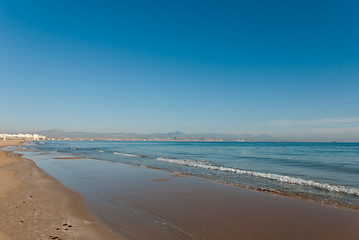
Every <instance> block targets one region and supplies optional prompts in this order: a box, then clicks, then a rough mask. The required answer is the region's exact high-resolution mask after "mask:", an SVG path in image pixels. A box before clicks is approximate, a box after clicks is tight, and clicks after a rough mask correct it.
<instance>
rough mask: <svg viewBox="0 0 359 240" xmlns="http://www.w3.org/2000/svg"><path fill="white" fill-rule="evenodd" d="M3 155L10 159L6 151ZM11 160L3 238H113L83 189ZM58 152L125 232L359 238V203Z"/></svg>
mask: <svg viewBox="0 0 359 240" xmlns="http://www.w3.org/2000/svg"><path fill="white" fill-rule="evenodd" d="M0 154H3V153H1V152H0ZM8 154H10V155H11V153H8ZM0 159H1V162H6V161H8V160H6V159H8V158H7V157H3V155H0ZM12 159H13V160H12V161H15V160H16V161H17V162H12V163H10V164H9V163H8V165H6V166H5V167H1V168H0V170H1V171H12V172H13V173H8V174H10V175H11V174H13V176H14V177H15V178H16V177H17V178H18V179H20V181H21V183H20V185H16V184H15V185H16V186H11V187H10V188H11V189H10V188H9V187H7V189H8V190H6V191H3V190H1V192H5V194H6V196H5V197H3V198H0V199H1V204H0V209H1V210H2V212H4V214H2V217H4V219H9V221H0V229H1V230H0V232H2V233H0V239H1V240H7V238H6V236H11V237H12V238H11V239H51V238H50V236H59V237H61V239H116V238H115V237H117V236H115V237H114V235H111V234H112V233H110V232H108V229H106V228H104V227H103V226H101V225H100V224H98V222H96V221H95V220H94V219H93V218H92V217H91V216H90V215H89V214H88V212H87V210H86V208H85V207H84V204H83V198H82V197H81V196H80V195H79V194H77V193H75V192H73V191H70V190H68V189H67V188H65V187H63V186H62V185H61V184H59V183H58V182H57V181H56V180H54V179H53V178H52V177H49V176H47V175H46V174H45V173H44V172H43V171H42V170H39V169H38V168H37V167H36V165H35V164H34V163H33V162H32V161H29V160H25V159H22V158H19V157H15V158H13V157H12ZM14 159H15V160H14ZM56 159H57V161H59V162H58V163H59V164H56V166H61V161H63V163H65V165H64V166H66V168H61V167H58V168H56V169H55V171H54V173H56V174H57V176H56V175H54V176H56V177H57V178H58V179H59V180H60V181H61V182H62V183H63V184H64V185H65V186H67V187H69V188H72V189H74V190H76V191H78V192H80V193H81V194H83V195H84V196H85V197H86V202H87V206H89V208H90V210H91V212H92V213H93V214H94V215H95V216H96V218H97V219H99V220H100V221H101V222H103V223H104V224H105V225H107V226H108V227H110V228H111V229H112V230H113V231H114V232H117V233H119V234H120V235H121V236H124V237H125V238H127V239H131V240H137V239H138V240H146V239H149V240H151V239H156V240H157V239H165V240H170V239H216V240H217V239H241V240H257V239H258V240H259V239H261V240H262V239H273V240H282V239H283V240H284V239H286V240H287V239H294V240H295V239H315V240H321V239H323V240H324V239H325V240H331V239H333V240H334V239H335V240H337V239H345V240H357V239H358V236H359V227H358V226H359V212H358V211H357V210H351V209H344V208H339V207H333V206H328V205H324V204H318V203H313V202H309V201H304V200H300V199H292V198H288V197H283V196H278V195H274V194H271V193H265V192H259V191H255V190H250V189H243V188H239V187H236V186H231V185H225V184H220V183H215V182H210V181H207V180H204V179H201V178H196V177H191V176H187V175H182V174H179V173H176V174H174V173H170V172H165V171H161V170H158V169H148V168H142V167H136V166H132V165H127V164H122V163H113V162H108V161H98V160H93V159H82V158H78V159H76V161H68V159H74V158H69V157H62V158H61V157H60V158H56ZM52 167H53V166H52ZM61 171H65V172H61ZM14 172H15V174H14ZM69 172H71V173H70V174H69ZM65 173H66V174H65ZM30 174H31V175H30ZM50 174H52V173H51V172H50ZM67 174H69V175H67ZM0 175H2V173H1V174H0ZM10 175H8V176H10ZM61 176H62V177H63V179H61ZM69 176H74V178H73V179H69ZM83 176H85V177H83ZM15 178H14V179H15ZM99 179H101V181H99ZM14 183H16V181H15V182H14ZM75 183H76V184H75ZM35 186H37V187H35ZM4 200H5V201H4ZM5 202H6V203H5ZM53 206H56V208H54V207H53ZM3 209H4V211H3ZM33 209H35V210H33ZM63 224H68V225H69V224H70V225H72V226H71V228H70V227H69V226H68V225H67V226H63ZM57 228H59V229H58V230H56V229H57ZM66 229H67V230H66ZM2 234H3V235H2ZM4 234H6V235H4ZM56 234H57V235H56ZM86 234H87V235H86ZM106 234H109V235H106ZM24 236H26V237H24Z"/></svg>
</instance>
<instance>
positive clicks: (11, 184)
mask: <svg viewBox="0 0 359 240" xmlns="http://www.w3.org/2000/svg"><path fill="white" fill-rule="evenodd" d="M20 143H21V141H9V140H7V141H0V147H3V146H9V145H18V144H20ZM0 182H1V184H0V211H1V221H0V240H18V239H19V240H20V239H21V240H23V239H31V240H32V239H70V240H71V239H120V237H119V236H118V235H117V234H115V233H112V231H111V230H110V229H108V228H106V227H105V226H103V225H102V224H101V223H99V222H98V221H97V220H96V219H95V218H94V217H93V216H92V215H91V214H90V212H89V211H88V210H87V208H86V205H85V202H84V198H83V197H82V196H81V195H79V194H77V193H75V192H73V191H71V190H69V189H67V188H65V187H64V186H63V185H61V184H60V183H59V182H58V181H57V180H56V179H54V178H52V177H51V176H48V175H47V174H46V173H45V172H43V171H42V170H40V169H39V168H38V167H37V166H36V165H35V164H34V162H32V161H30V160H27V159H24V158H21V157H20V156H19V155H16V154H13V153H12V152H7V151H0Z"/></svg>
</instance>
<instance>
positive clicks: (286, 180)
mask: <svg viewBox="0 0 359 240" xmlns="http://www.w3.org/2000/svg"><path fill="white" fill-rule="evenodd" d="M156 160H158V161H161V162H166V163H172V164H178V165H184V166H190V167H196V168H203V169H208V170H215V171H222V172H231V173H236V174H241V175H249V176H253V177H260V178H266V179H271V180H275V181H279V182H284V183H290V184H296V185H302V186H309V187H315V188H319V189H323V190H326V191H330V192H336V193H345V194H350V195H356V196H359V189H357V188H352V187H346V186H338V185H332V184H329V183H320V182H316V181H312V180H306V179H302V178H295V177H290V176H284V175H279V174H275V173H263V172H255V171H248V170H242V169H236V168H229V167H223V166H215V165H212V164H210V163H208V162H204V161H194V160H188V159H172V158H163V157H158V158H156Z"/></svg>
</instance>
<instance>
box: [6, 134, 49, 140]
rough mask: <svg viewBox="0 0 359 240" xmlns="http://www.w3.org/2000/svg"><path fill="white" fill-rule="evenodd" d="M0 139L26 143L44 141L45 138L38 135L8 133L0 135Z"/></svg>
mask: <svg viewBox="0 0 359 240" xmlns="http://www.w3.org/2000/svg"><path fill="white" fill-rule="evenodd" d="M0 139H2V140H4V141H5V140H25V141H26V140H27V141H40V140H46V139H47V138H46V137H45V136H42V135H39V134H36V133H35V134H29V133H26V134H22V133H20V134H8V133H0Z"/></svg>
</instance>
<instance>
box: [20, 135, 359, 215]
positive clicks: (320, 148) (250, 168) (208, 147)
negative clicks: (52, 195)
mask: <svg viewBox="0 0 359 240" xmlns="http://www.w3.org/2000/svg"><path fill="white" fill-rule="evenodd" d="M24 148H25V149H26V150H27V151H24V152H21V153H22V154H24V155H25V157H27V158H30V159H32V160H34V161H35V162H37V161H38V162H37V163H38V165H40V167H41V163H42V164H43V163H44V162H46V159H50V158H51V159H52V160H51V163H50V160H49V163H48V164H47V165H46V164H45V165H46V166H48V168H49V165H56V164H58V162H64V160H63V159H58V160H56V158H55V157H56V156H79V157H85V158H89V159H92V161H106V163H107V165H106V166H111V163H119V162H120V163H125V164H130V165H136V166H140V167H143V168H156V169H159V171H161V170H163V171H170V172H179V173H184V174H188V175H193V176H196V177H200V178H205V179H208V180H210V181H218V182H220V183H227V184H233V185H238V186H242V187H248V188H253V189H257V190H262V191H271V192H275V193H278V194H283V195H288V196H295V197H301V198H305V199H311V200H314V201H319V202H327V203H331V204H338V205H343V206H347V207H351V208H359V143H277V142H275V143H272V142H271V143H262V142H261V143H243V142H110V141H44V142H32V143H27V144H26V145H24ZM44 156H45V157H44ZM39 161H41V162H39ZM66 161H67V163H76V161H79V160H78V159H67V160H66ZM45 165H44V166H45ZM50 168H51V167H50ZM50 168H49V169H50ZM45 171H46V169H45ZM99 171H100V170H99Z"/></svg>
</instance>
